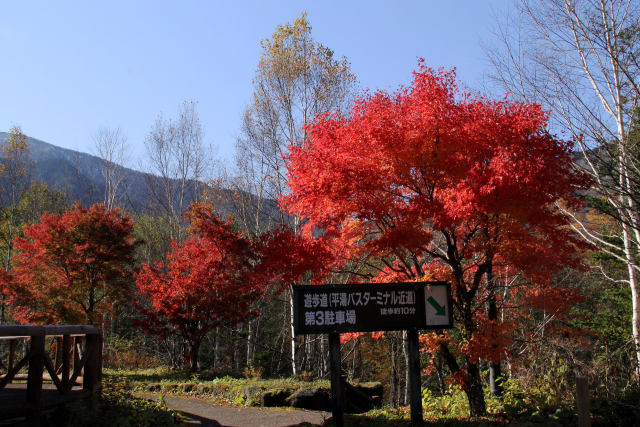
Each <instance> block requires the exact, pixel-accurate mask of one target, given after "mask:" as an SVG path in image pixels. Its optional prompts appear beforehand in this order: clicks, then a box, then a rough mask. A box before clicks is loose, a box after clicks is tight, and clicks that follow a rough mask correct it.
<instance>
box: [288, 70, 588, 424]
mask: <svg viewBox="0 0 640 427" xmlns="http://www.w3.org/2000/svg"><path fill="white" fill-rule="evenodd" d="M546 125H547V114H546V113H545V112H544V111H543V110H542V108H541V107H540V106H539V105H537V104H527V103H520V102H512V101H509V100H507V99H504V100H492V99H488V98H485V97H478V96H473V95H472V94H471V93H469V92H467V91H464V90H462V89H461V88H460V87H459V86H458V84H457V83H456V79H455V73H454V72H453V71H448V72H446V71H442V70H440V71H434V70H432V69H430V68H427V67H425V66H423V65H422V64H420V66H419V69H418V71H416V72H415V73H414V80H413V82H412V85H411V86H410V87H406V88H403V89H401V90H399V91H398V92H396V93H394V94H388V93H386V92H382V91H380V92H376V93H373V94H366V95H364V96H362V97H361V98H359V99H358V100H356V101H355V103H354V106H353V109H352V111H351V113H350V114H349V115H348V116H342V115H340V114H338V113H327V114H325V115H323V116H320V117H318V118H316V120H315V121H314V123H313V124H311V125H309V126H307V127H306V131H307V136H308V140H307V141H305V143H304V144H302V145H298V146H294V145H292V146H290V147H289V148H290V154H289V155H288V156H287V157H286V162H287V169H288V173H289V182H288V186H289V188H290V189H291V192H290V194H288V195H286V196H284V197H283V198H282V200H281V203H282V205H283V206H284V207H285V208H287V209H288V210H289V212H290V213H292V214H296V215H300V216H301V218H302V219H303V221H304V222H305V232H306V233H307V236H311V235H312V234H313V233H314V232H316V234H317V230H322V235H321V236H320V237H317V239H318V240H319V241H322V242H324V244H325V245H326V246H327V247H328V248H331V251H332V252H333V256H334V257H333V260H334V263H333V265H332V267H333V268H334V269H335V270H336V271H344V270H345V269H346V268H349V266H350V265H353V264H354V263H356V262H357V260H362V259H366V260H369V262H368V264H367V265H368V266H369V267H370V270H369V275H368V278H369V280H371V281H380V282H386V281H390V280H403V281H411V280H432V279H435V280H447V281H449V282H451V284H452V289H453V297H454V306H455V307H454V308H455V310H456V312H457V318H458V319H459V323H458V327H459V328H460V332H461V334H460V335H461V337H462V342H461V343H460V348H461V349H462V354H461V357H462V361H463V366H459V365H458V362H457V360H458V359H456V357H455V354H453V353H455V350H456V349H455V348H454V349H451V347H452V346H450V345H440V346H439V347H438V349H439V351H440V352H441V353H442V354H443V357H444V359H445V360H446V361H447V364H448V365H449V368H450V370H451V371H452V372H454V373H455V375H456V378H458V379H461V378H463V377H464V378H465V381H464V383H465V387H466V388H465V390H466V391H467V395H468V397H469V401H470V408H471V413H472V415H482V414H483V413H484V412H485V411H486V407H485V403H484V398H483V395H482V384H481V382H480V376H479V367H478V357H482V358H490V359H498V358H499V357H500V355H499V353H500V351H502V350H503V349H504V347H505V346H506V344H508V341H509V339H508V335H509V334H508V332H505V331H504V330H508V329H509V328H510V327H509V324H508V323H504V324H503V323H501V322H499V321H498V320H497V319H496V318H495V314H487V315H486V316H489V318H488V317H486V316H485V315H484V314H483V313H484V311H485V310H486V306H487V301H490V303H491V304H494V305H498V304H500V303H501V301H500V296H499V295H497V294H498V293H497V292H495V289H496V286H497V285H496V283H495V281H494V274H493V271H494V270H496V274H497V271H498V270H499V268H501V266H508V267H509V268H511V269H512V270H513V271H516V272H518V274H520V275H521V276H522V277H523V278H524V279H526V281H527V283H529V284H530V286H531V292H530V294H531V295H533V296H535V294H539V295H540V296H541V298H539V300H545V301H546V303H545V304H547V305H549V306H555V307H557V306H558V304H557V302H558V299H559V297H561V296H562V292H561V291H560V292H558V291H557V289H555V290H554V287H553V286H551V281H552V278H553V275H554V274H555V273H556V272H557V271H558V270H559V269H560V268H562V267H564V266H572V267H576V266H578V264H579V261H578V257H576V256H575V249H576V247H577V246H580V245H582V244H581V243H580V242H579V240H578V239H576V238H575V237H574V236H573V235H572V234H571V232H570V230H569V228H568V227H567V225H568V224H567V221H566V219H565V217H563V216H562V215H561V214H560V213H559V212H558V211H557V210H556V209H555V208H554V203H556V202H558V201H560V200H562V201H563V203H566V204H568V205H577V203H578V202H577V200H576V198H575V197H574V194H575V192H576V190H579V189H582V188H586V186H587V185H588V180H587V178H586V177H585V176H584V175H583V174H581V173H579V172H577V171H575V170H574V169H573V168H572V157H571V147H572V144H571V143H570V142H568V141H563V140H560V139H558V138H556V137H554V136H553V135H551V134H550V133H549V132H548V131H547V129H546ZM349 262H351V264H350V263H349ZM377 266H380V267H377ZM358 273H360V274H361V273H362V272H361V271H359V272H358ZM534 299H535V298H534ZM534 299H532V302H533V300H534ZM552 300H553V301H555V302H553V303H552ZM565 302H566V301H565ZM491 304H489V305H491ZM494 311H495V310H494ZM482 316H485V317H484V319H489V320H488V323H487V322H485V321H483V320H482V319H483V317H482ZM492 316H493V317H492ZM501 329H502V330H501ZM474 336H475V337H478V338H474ZM480 337H482V338H480ZM480 341H483V342H482V343H480ZM496 349H497V350H496ZM462 369H464V370H465V372H462Z"/></svg>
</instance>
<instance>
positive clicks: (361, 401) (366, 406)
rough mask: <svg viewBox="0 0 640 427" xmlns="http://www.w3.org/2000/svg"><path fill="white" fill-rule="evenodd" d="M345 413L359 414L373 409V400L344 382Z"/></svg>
mask: <svg viewBox="0 0 640 427" xmlns="http://www.w3.org/2000/svg"><path fill="white" fill-rule="evenodd" d="M344 392H345V402H346V408H345V409H346V412H349V413H352V414H360V413H362V412H367V411H370V410H372V409H373V399H372V398H371V397H370V396H369V395H367V394H366V393H364V392H362V391H360V389H359V388H358V387H356V386H353V385H351V384H349V383H347V382H345V387H344Z"/></svg>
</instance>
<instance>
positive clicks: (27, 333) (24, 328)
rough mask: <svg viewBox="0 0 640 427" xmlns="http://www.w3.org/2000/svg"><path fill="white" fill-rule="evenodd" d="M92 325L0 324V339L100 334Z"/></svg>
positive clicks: (98, 329)
mask: <svg viewBox="0 0 640 427" xmlns="http://www.w3.org/2000/svg"><path fill="white" fill-rule="evenodd" d="M101 333H102V332H101V331H100V328H98V327H97V326H92V325H45V326H40V325H0V340H1V339H13V338H23V337H33V336H62V335H100V334H101Z"/></svg>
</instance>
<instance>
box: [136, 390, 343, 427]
mask: <svg viewBox="0 0 640 427" xmlns="http://www.w3.org/2000/svg"><path fill="white" fill-rule="evenodd" d="M163 396H164V402H165V403H166V404H167V406H168V407H169V408H171V409H173V410H175V411H178V412H181V413H182V414H183V415H185V416H186V417H188V418H189V421H188V422H187V425H201V426H225V427H231V426H237V427H245V426H247V427H261V426H265V427H266V426H269V427H270V426H278V427H284V426H299V425H307V426H314V425H315V426H319V425H322V423H323V422H324V421H325V420H326V419H328V418H330V417H331V414H330V413H328V412H321V411H307V410H304V409H290V408H236V407H230V406H223V405H220V404H216V403H213V402H210V401H208V400H206V399H204V398H192V397H182V396H171V395H166V394H165V395H163ZM140 397H143V398H145V399H153V400H155V399H157V397H158V394H156V393H141V394H140Z"/></svg>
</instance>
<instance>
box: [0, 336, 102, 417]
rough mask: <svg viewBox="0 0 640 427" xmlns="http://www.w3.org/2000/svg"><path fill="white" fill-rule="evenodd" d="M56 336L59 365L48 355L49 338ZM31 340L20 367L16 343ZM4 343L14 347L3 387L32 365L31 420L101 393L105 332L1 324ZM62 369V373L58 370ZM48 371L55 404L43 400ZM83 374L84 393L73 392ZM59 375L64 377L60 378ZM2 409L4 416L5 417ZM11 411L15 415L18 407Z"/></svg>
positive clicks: (26, 410)
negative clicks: (55, 392) (44, 411)
mask: <svg viewBox="0 0 640 427" xmlns="http://www.w3.org/2000/svg"><path fill="white" fill-rule="evenodd" d="M46 337H55V338H54V341H55V344H56V346H61V348H60V349H58V348H57V349H56V358H55V363H54V361H53V360H52V359H51V358H50V357H49V355H48V354H47V353H46V352H45V338H46ZM27 338H28V339H29V341H30V342H29V344H28V346H29V347H28V350H27V351H26V352H25V353H26V354H25V356H24V357H23V358H22V359H21V360H20V361H19V362H18V363H17V364H16V366H13V365H14V362H15V360H14V359H15V357H14V352H15V347H16V346H15V343H16V341H17V340H20V339H27ZM0 340H8V341H9V344H10V350H9V362H8V366H7V374H6V375H4V376H0V388H3V387H4V386H5V385H6V384H8V383H10V382H11V380H12V379H13V377H14V376H15V375H16V373H17V372H18V370H20V369H21V368H22V367H24V366H25V365H28V375H27V386H26V392H27V393H26V402H25V403H24V406H23V407H22V408H23V409H22V411H23V412H22V413H23V414H24V415H26V416H27V418H28V419H30V420H36V419H37V418H38V417H39V413H40V410H41V409H43V408H44V407H48V406H51V405H57V404H60V403H61V402H66V401H69V400H74V399H77V398H83V397H91V398H92V399H95V397H96V396H97V395H98V394H99V393H100V389H101V382H102V381H101V380H102V331H101V330H100V328H98V327H96V326H91V325H46V326H39V325H0ZM58 367H59V369H60V371H58ZM45 370H46V371H47V372H48V373H49V375H50V377H51V380H52V381H53V383H54V385H55V387H56V389H57V390H58V393H59V397H58V398H56V399H54V400H53V401H51V400H50V399H49V401H46V402H45V401H43V399H42V394H43V392H42V381H43V374H44V372H45ZM81 371H82V390H73V385H74V384H75V382H76V379H77V378H78V377H79V375H80V373H81ZM58 372H59V373H60V374H61V376H60V377H58ZM2 409H3V408H0V414H2V412H3V411H2ZM4 409H8V410H9V413H11V414H13V413H14V412H16V411H14V410H13V409H14V408H4Z"/></svg>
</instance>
